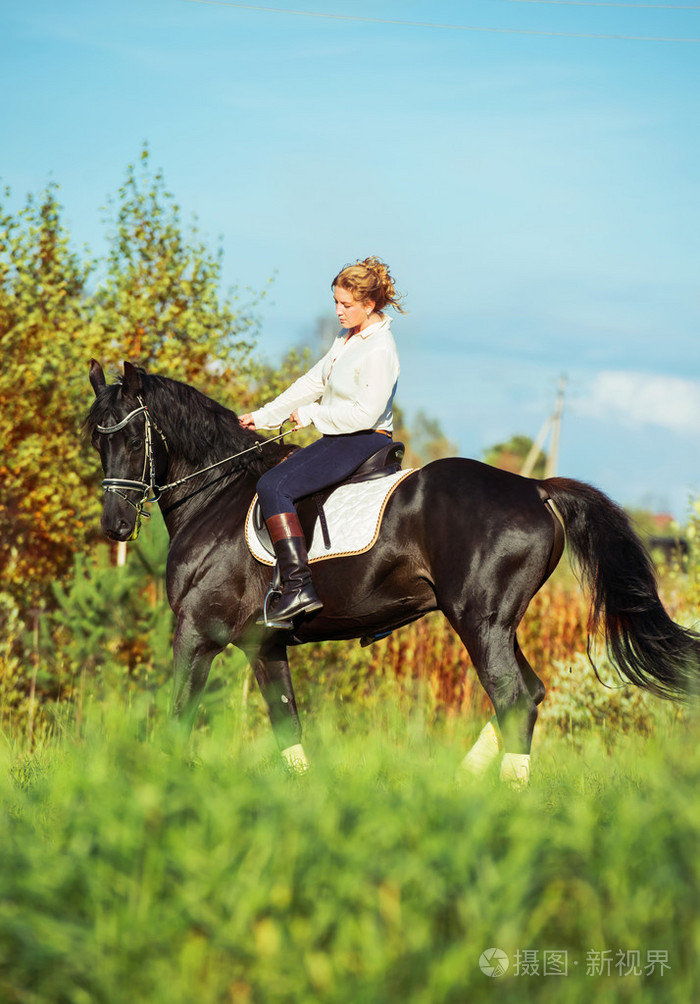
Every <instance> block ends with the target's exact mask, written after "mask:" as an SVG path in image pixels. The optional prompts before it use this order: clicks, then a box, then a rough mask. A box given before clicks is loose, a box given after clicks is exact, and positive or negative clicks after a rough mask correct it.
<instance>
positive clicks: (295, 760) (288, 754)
mask: <svg viewBox="0 0 700 1004" xmlns="http://www.w3.org/2000/svg"><path fill="white" fill-rule="evenodd" d="M282 757H283V759H284V761H285V763H286V764H287V766H288V767H289V769H290V770H291V772H292V773H293V774H303V773H304V772H305V771H307V770H308V769H309V761H308V760H307V759H306V753H304V747H303V746H302V745H301V743H296V744H295V745H294V746H288V747H287V748H286V750H282Z"/></svg>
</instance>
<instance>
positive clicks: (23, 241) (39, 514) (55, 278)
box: [0, 185, 98, 603]
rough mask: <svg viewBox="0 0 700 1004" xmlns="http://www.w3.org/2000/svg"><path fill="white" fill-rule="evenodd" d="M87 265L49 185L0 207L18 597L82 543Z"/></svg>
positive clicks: (7, 569) (91, 334) (2, 546)
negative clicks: (16, 208)
mask: <svg viewBox="0 0 700 1004" xmlns="http://www.w3.org/2000/svg"><path fill="white" fill-rule="evenodd" d="M5 195H6V196H9V192H6V193H5ZM92 267H93V266H92V263H91V262H90V261H88V262H80V261H79V260H78V258H77V257H76V255H75V254H73V253H72V252H71V251H70V249H69V245H68V235H67V234H66V232H65V230H64V228H63V226H62V224H61V220H60V209H59V206H58V203H57V199H56V186H54V185H51V186H49V187H48V189H47V190H46V192H45V193H44V195H43V196H42V198H41V200H40V201H39V202H35V201H34V200H33V199H31V198H30V199H29V200H28V202H27V204H26V206H25V207H24V209H22V210H21V211H20V213H19V214H17V215H13V214H12V213H10V212H9V211H7V210H5V209H4V208H3V209H1V210H0V344H1V345H2V353H3V367H2V370H1V371H0V440H1V441H2V443H3V461H2V467H0V479H1V480H2V494H1V495H0V577H2V579H3V581H4V583H5V588H6V590H9V591H10V592H11V593H12V595H14V596H15V597H16V598H17V599H18V600H19V601H20V602H23V603H31V602H37V601H38V599H39V596H40V595H41V593H42V592H43V591H44V589H45V588H46V584H47V582H49V581H50V580H51V579H52V578H53V577H54V576H55V574H56V572H57V571H58V570H60V569H62V568H64V567H66V566H67V565H68V564H69V563H70V561H71V559H72V555H73V553H74V551H75V550H76V549H77V548H80V547H82V546H84V544H85V541H86V536H87V533H88V529H87V528H88V526H91V525H92V524H93V520H94V518H95V517H96V514H97V511H98V508H97V501H96V492H95V491H94V489H95V488H96V478H95V474H96V472H95V471H94V465H93V467H92V474H91V471H90V468H89V466H88V464H87V450H86V449H85V445H84V443H83V442H82V441H81V436H80V427H81V422H82V413H83V412H84V410H85V386H84V384H85V367H84V365H82V366H81V367H80V368H79V367H78V362H79V359H82V361H83V363H84V359H85V356H87V357H88V358H89V356H90V354H92V352H94V350H95V349H96V346H97V344H98V334H97V332H96V331H95V327H94V325H93V324H91V323H90V321H89V318H88V315H87V311H86V309H85V286H86V283H87V280H88V277H89V275H90V273H91V270H92Z"/></svg>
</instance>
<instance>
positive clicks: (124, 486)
mask: <svg viewBox="0 0 700 1004" xmlns="http://www.w3.org/2000/svg"><path fill="white" fill-rule="evenodd" d="M136 400H137V401H138V403H139V407H138V408H134V410H133V411H130V412H129V414H128V415H125V417H124V418H123V419H122V420H121V422H118V423H117V424H116V425H97V426H95V429H96V430H97V432H99V433H101V434H102V435H104V436H111V435H112V433H114V432H120V431H121V430H122V429H123V428H124V427H125V426H126V425H128V424H129V422H131V421H132V420H133V419H134V418H136V416H137V415H143V419H144V423H143V424H144V445H145V449H144V454H143V472H142V474H141V480H140V481H129V480H128V479H127V478H105V479H104V480H103V481H102V488H103V489H104V492H105V494H107V492H111V493H112V494H114V495H118V496H119V497H120V498H121V499H123V500H124V501H125V502H128V504H129V505H130V506H131V507H132V508H133V509H135V510H136V523H135V524H134V529H133V532H132V534H131V536H130V537H129V538H128V539H129V540H136V538H137V537H138V535H139V530H140V529H141V519H142V517H143V518H144V519H150V516H151V514H150V512H146V511H145V508H144V507H145V506H146V505H149V504H150V503H152V502H157V501H158V500H159V499H160V497H161V495H162V493H163V492H166V491H169V490H170V489H171V488H177V487H178V485H182V484H184V483H185V482H186V481H190V480H191V479H192V478H196V477H197V476H198V475H200V474H206V473H207V471H212V470H214V469H215V468H216V467H221V465H222V464H227V463H228V462H229V461H230V460H237V459H238V457H242V456H243V455H244V454H245V453H250V452H251V451H253V450H257V451H258V452H259V451H260V450H261V449H262V447H263V446H265V445H266V444H267V443H275V442H277V440H278V439H283V438H284V436H285V433H280V434H279V436H272V437H271V438H270V439H265V440H263V442H262V443H254V444H253V445H252V446H249V447H247V448H246V449H245V450H241V451H240V453H234V454H233V455H232V456H230V457H224V459H223V460H217V461H216V463H214V464H210V465H209V467H203V468H201V470H198V471H193V472H192V474H187V475H186V476H185V477H184V478H180V479H179V480H178V481H172V482H171V483H170V484H167V485H158V484H156V462H155V454H154V452H153V430H154V429H155V431H156V432H157V433H158V435H159V436H160V438H161V440H162V441H163V446H164V447H165V449H166V451H167V450H168V441H167V439H166V438H165V434H164V433H163V431H162V430H161V429H159V428H158V426H157V425H156V423H155V422H154V421H153V419H152V418H151V413H150V412H149V410H148V405H147V404H145V403H144V401H143V398H142V397H141V396H140V395H139V396H137V398H136ZM282 424H283V425H285V424H286V422H283V423H282ZM146 472H148V477H149V480H148V481H147V480H146ZM129 491H140V492H141V493H142V494H141V498H140V499H138V500H137V501H136V502H134V501H133V500H132V499H130V498H129V496H128V495H127V494H126V492H129Z"/></svg>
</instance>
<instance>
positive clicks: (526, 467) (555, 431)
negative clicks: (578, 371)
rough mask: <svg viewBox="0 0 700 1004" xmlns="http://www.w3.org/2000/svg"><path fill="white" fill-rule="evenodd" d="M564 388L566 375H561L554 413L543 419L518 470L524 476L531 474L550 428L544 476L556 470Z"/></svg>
mask: <svg viewBox="0 0 700 1004" xmlns="http://www.w3.org/2000/svg"><path fill="white" fill-rule="evenodd" d="M565 389H566V377H565V376H562V377H560V378H559V388H558V390H557V401H556V405H555V407H554V414H553V415H551V416H550V417H549V418H547V419H545V421H544V423H543V425H542V428H541V429H540V431H539V432H538V434H537V439H536V440H535V442H534V443H533V444H532V446H531V447H530V452H529V453H528V455H527V457H526V458H525V462H524V463H523V466H522V470H521V471H520V473H521V474H522V476H523V477H524V478H529V477H530V476H531V474H532V471H533V469H534V467H535V464H536V463H537V458H538V457H539V455H540V453H541V452H542V447H543V446H544V443H545V440H546V439H547V436H548V435H549V432H550V430H551V433H552V445H551V447H550V451H549V456H548V457H547V462H546V464H545V471H544V476H545V477H546V478H553V477H554V476H555V474H556V472H557V463H558V460H559V438H560V435H561V418H562V415H563V413H564V391H565Z"/></svg>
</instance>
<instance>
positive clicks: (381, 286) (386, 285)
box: [331, 256, 405, 314]
mask: <svg viewBox="0 0 700 1004" xmlns="http://www.w3.org/2000/svg"><path fill="white" fill-rule="evenodd" d="M336 286H341V287H342V288H343V289H347V290H349V291H350V292H351V293H352V295H353V296H354V297H355V299H356V300H359V302H360V303H366V302H367V300H373V301H374V309H375V310H383V309H384V307H393V308H394V309H395V310H398V311H399V313H400V314H403V313H405V311H404V309H403V307H402V306H401V296H400V295H399V293H397V291H396V286H395V285H394V280H393V278H392V276H391V273H390V272H389V266H388V265H385V264H384V262H383V261H382V260H381V258H376V257H374V256H370V257H369V258H365V259H364V260H363V261H360V260H359V259H358V260H357V261H356V262H355V264H354V265H344V266H343V268H341V270H340V272H338V274H337V276H336V277H335V279H334V280H333V282H332V283H331V289H335V287H336Z"/></svg>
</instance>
